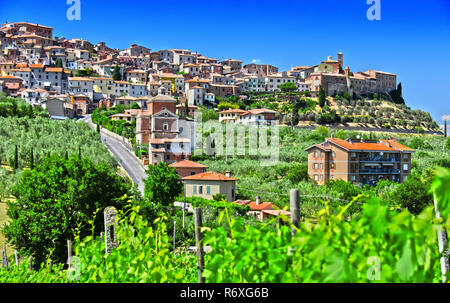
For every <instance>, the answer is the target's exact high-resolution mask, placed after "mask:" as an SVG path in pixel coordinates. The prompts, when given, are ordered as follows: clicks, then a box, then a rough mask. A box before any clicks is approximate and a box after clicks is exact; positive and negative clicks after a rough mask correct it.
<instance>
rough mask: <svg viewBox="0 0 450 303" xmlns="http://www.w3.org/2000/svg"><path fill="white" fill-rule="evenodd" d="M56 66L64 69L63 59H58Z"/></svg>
mask: <svg viewBox="0 0 450 303" xmlns="http://www.w3.org/2000/svg"><path fill="white" fill-rule="evenodd" d="M55 66H56V67H63V64H62V60H61V58H58V59H56V62H55Z"/></svg>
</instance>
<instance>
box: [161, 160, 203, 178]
mask: <svg viewBox="0 0 450 303" xmlns="http://www.w3.org/2000/svg"><path fill="white" fill-rule="evenodd" d="M169 166H170V167H173V168H175V169H176V171H177V174H178V175H179V176H180V178H184V177H187V176H193V175H196V174H201V173H204V172H206V169H207V168H208V166H206V165H203V164H200V163H197V162H194V161H190V160H183V161H179V162H175V163H172V164H170V165H169Z"/></svg>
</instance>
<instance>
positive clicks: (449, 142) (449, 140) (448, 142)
mask: <svg viewBox="0 0 450 303" xmlns="http://www.w3.org/2000/svg"><path fill="white" fill-rule="evenodd" d="M444 147H445V149H447V150H450V138H447V140H445V146H444Z"/></svg>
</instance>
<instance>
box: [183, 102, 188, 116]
mask: <svg viewBox="0 0 450 303" xmlns="http://www.w3.org/2000/svg"><path fill="white" fill-rule="evenodd" d="M184 110H185V111H186V117H188V116H189V105H188V100H187V99H186V100H185V101H184Z"/></svg>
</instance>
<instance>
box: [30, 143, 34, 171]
mask: <svg viewBox="0 0 450 303" xmlns="http://www.w3.org/2000/svg"><path fill="white" fill-rule="evenodd" d="M30 169H34V152H33V148H31V153H30Z"/></svg>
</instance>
